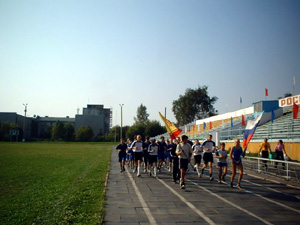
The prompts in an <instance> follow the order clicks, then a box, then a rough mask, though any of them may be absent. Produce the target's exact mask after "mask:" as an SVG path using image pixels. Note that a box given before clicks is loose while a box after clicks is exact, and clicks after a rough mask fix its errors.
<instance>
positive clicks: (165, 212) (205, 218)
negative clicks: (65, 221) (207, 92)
mask: <svg viewBox="0 0 300 225" xmlns="http://www.w3.org/2000/svg"><path fill="white" fill-rule="evenodd" d="M129 172H130V175H131V176H132V178H133V180H134V183H135V185H136V186H137V188H138V190H139V192H140V193H141V195H142V199H143V201H145V203H146V205H147V206H146V207H144V208H143V207H142V203H141V201H140V199H139V197H138V195H137V193H136V191H135V189H134V187H133V184H132V182H131V180H130V178H129V177H128V173H127V171H126V172H122V173H121V172H120V170H119V163H118V161H117V152H116V151H113V152H112V157H111V168H110V174H109V179H108V184H107V192H106V195H107V202H106V207H105V210H106V214H105V218H104V220H105V224H107V225H111V224H113V225H118V224H123V225H124V224H127V225H131V224H132V225H138V224H139V225H146V224H166V225H168V224H177V225H180V224H182V225H189V224H245V225H247V224H249V225H250V224H251V225H252V224H280V225H282V224H300V200H299V199H300V189H297V188H293V187H289V186H287V185H285V184H280V183H275V182H272V181H267V180H263V179H258V178H256V177H253V176H249V175H245V176H244V178H243V179H244V180H243V181H242V187H243V189H242V190H239V189H237V188H231V187H230V186H229V185H228V184H218V183H217V171H216V169H215V168H214V177H215V180H214V181H209V179H208V176H207V175H208V170H206V171H205V173H204V176H203V177H202V178H198V177H197V176H196V173H195V172H193V171H191V168H190V171H189V172H188V174H187V179H188V181H186V185H187V188H186V189H185V190H182V189H180V188H179V185H178V184H173V182H172V177H171V173H170V172H168V171H167V170H165V169H164V170H162V172H161V173H158V178H154V177H150V176H149V175H148V174H144V173H142V176H141V177H136V174H135V173H133V172H132V170H130V171H129ZM230 175H231V173H230V172H229V174H228V175H227V177H226V178H227V180H228V181H229V179H230ZM237 175H238V174H237ZM236 179H237V177H236ZM235 182H236V180H235ZM166 186H168V187H169V188H171V189H172V191H171V190H170V189H169V188H167V187H166ZM178 196H181V198H179V197H178ZM182 198H184V200H183V199H182ZM187 202H188V204H189V205H187ZM193 207H194V208H193ZM146 212H148V213H147V214H146ZM149 212H150V214H151V216H152V217H153V218H154V219H155V222H156V223H153V221H152V223H151V222H150V221H149ZM201 215H202V216H201ZM209 221H211V222H209Z"/></svg>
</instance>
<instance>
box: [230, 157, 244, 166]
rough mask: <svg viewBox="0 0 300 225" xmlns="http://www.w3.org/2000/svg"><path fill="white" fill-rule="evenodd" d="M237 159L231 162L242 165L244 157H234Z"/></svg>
mask: <svg viewBox="0 0 300 225" xmlns="http://www.w3.org/2000/svg"><path fill="white" fill-rule="evenodd" d="M234 160H235V161H233V160H231V162H232V163H233V164H234V165H237V166H238V165H241V163H242V159H241V158H239V159H234Z"/></svg>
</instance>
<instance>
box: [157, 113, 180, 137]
mask: <svg viewBox="0 0 300 225" xmlns="http://www.w3.org/2000/svg"><path fill="white" fill-rule="evenodd" d="M159 115H160V117H161V119H162V120H163V121H164V123H165V126H166V129H167V131H168V133H169V135H170V138H171V140H173V139H175V138H176V137H177V136H178V135H179V134H180V133H181V132H182V130H181V129H178V128H177V127H176V126H175V125H174V124H173V123H172V122H170V121H169V120H167V119H166V118H165V117H164V116H163V115H162V114H161V113H159Z"/></svg>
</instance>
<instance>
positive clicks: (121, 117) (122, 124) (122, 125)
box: [119, 104, 124, 139]
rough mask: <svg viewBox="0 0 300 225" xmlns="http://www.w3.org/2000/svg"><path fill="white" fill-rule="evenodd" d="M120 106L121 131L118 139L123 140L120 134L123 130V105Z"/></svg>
mask: <svg viewBox="0 0 300 225" xmlns="http://www.w3.org/2000/svg"><path fill="white" fill-rule="evenodd" d="M119 105H120V106H121V130H120V139H121V138H123V136H122V135H123V134H122V128H123V105H124V104H119Z"/></svg>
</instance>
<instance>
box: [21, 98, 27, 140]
mask: <svg viewBox="0 0 300 225" xmlns="http://www.w3.org/2000/svg"><path fill="white" fill-rule="evenodd" d="M23 105H24V106H25V109H24V112H25V116H24V124H23V140H22V141H23V142H25V133H26V132H25V130H26V113H27V105H28V104H27V103H26V104H23Z"/></svg>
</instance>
